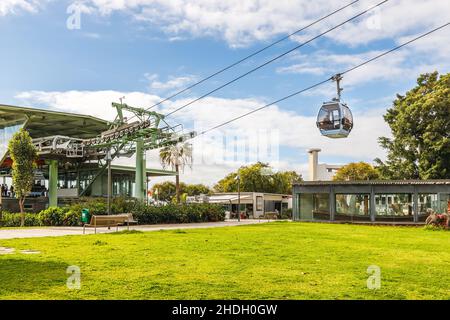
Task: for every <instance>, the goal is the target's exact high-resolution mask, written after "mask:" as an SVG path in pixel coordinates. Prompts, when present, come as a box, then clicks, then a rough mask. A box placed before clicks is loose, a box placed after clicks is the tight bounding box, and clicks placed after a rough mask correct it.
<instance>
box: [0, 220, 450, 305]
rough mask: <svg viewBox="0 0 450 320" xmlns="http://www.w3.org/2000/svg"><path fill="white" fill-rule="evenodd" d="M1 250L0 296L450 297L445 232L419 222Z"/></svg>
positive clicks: (82, 239) (243, 229)
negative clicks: (372, 272)
mask: <svg viewBox="0 0 450 320" xmlns="http://www.w3.org/2000/svg"><path fill="white" fill-rule="evenodd" d="M0 246H4V247H12V248H15V249H16V252H17V253H14V254H9V255H0V299H450V250H449V249H450V232H445V231H428V230H424V229H422V228H411V227H403V228H402V227H381V226H378V227H374V226H356V225H331V224H312V223H292V222H291V223H289V222H278V223H270V224H261V225H250V226H240V227H229V228H211V229H191V230H175V231H158V232H148V233H128V234H127V233H117V234H101V235H89V236H66V237H48V238H30V239H16V240H0ZM21 249H33V250H38V251H40V252H41V253H40V254H33V255H25V254H22V253H20V252H19V250H21ZM70 265H76V266H79V267H80V269H81V289H80V290H69V289H67V287H66V280H67V277H68V275H67V274H66V268H67V267H68V266H70ZM370 265H377V266H379V267H380V268H381V288H380V289H378V290H369V289H367V286H366V280H367V278H368V276H369V275H368V274H367V267H368V266H370Z"/></svg>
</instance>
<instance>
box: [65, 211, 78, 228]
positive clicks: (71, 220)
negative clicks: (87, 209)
mask: <svg viewBox="0 0 450 320" xmlns="http://www.w3.org/2000/svg"><path fill="white" fill-rule="evenodd" d="M63 225H65V226H72V227H76V226H80V225H81V211H75V210H69V211H67V212H66V214H65V216H64V220H63Z"/></svg>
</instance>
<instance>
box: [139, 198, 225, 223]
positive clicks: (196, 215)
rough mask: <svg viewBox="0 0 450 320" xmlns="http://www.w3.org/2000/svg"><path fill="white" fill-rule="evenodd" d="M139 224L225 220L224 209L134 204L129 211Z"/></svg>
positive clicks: (186, 205) (200, 206) (218, 207)
mask: <svg viewBox="0 0 450 320" xmlns="http://www.w3.org/2000/svg"><path fill="white" fill-rule="evenodd" d="M131 211H132V213H133V216H134V218H135V219H136V220H137V221H138V223H139V224H160V223H192V222H215V221H223V220H225V209H224V208H223V207H222V206H220V205H215V204H208V203H193V204H173V203H169V204H167V205H164V206H153V205H145V204H141V203H136V204H135V207H134V208H133V209H132V210H131Z"/></svg>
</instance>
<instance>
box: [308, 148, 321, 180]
mask: <svg viewBox="0 0 450 320" xmlns="http://www.w3.org/2000/svg"><path fill="white" fill-rule="evenodd" d="M320 151H321V150H320V149H309V150H308V153H309V159H308V161H309V180H310V181H317V180H318V172H317V171H318V167H319V152H320Z"/></svg>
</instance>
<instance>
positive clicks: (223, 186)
mask: <svg viewBox="0 0 450 320" xmlns="http://www.w3.org/2000/svg"><path fill="white" fill-rule="evenodd" d="M268 171H270V167H269V165H268V164H266V163H262V162H258V163H255V164H253V165H249V166H243V167H241V168H239V170H238V171H236V172H232V173H230V174H228V175H227V176H226V177H225V178H223V179H222V180H220V181H219V182H217V184H216V185H215V186H214V190H216V191H217V192H236V191H237V189H238V182H237V181H236V177H237V175H238V174H239V175H240V180H241V191H242V192H267V193H282V194H291V193H292V182H294V181H298V180H301V176H300V175H299V174H297V173H296V172H295V171H284V172H276V173H272V174H268V173H267V172H268Z"/></svg>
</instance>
